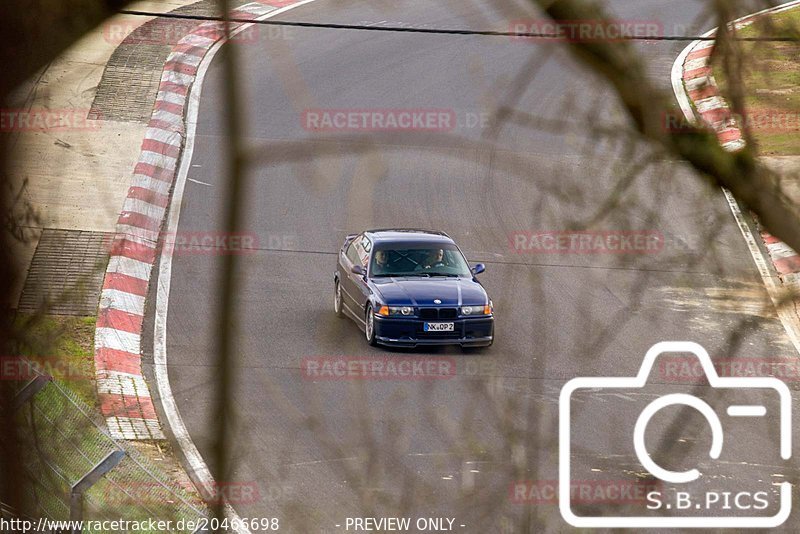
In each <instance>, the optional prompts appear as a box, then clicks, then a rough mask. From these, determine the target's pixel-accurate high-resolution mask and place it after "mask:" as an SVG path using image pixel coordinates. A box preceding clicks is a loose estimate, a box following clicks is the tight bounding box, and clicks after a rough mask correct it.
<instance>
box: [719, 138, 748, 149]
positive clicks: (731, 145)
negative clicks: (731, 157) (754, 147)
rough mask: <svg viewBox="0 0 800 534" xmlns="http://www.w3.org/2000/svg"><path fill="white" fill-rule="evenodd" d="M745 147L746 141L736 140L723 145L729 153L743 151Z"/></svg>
mask: <svg viewBox="0 0 800 534" xmlns="http://www.w3.org/2000/svg"><path fill="white" fill-rule="evenodd" d="M744 146H745V143H744V139H734V140H733V141H728V142H727V143H722V148H724V149H725V150H727V151H728V152H736V151H737V150H741V149H743V148H744Z"/></svg>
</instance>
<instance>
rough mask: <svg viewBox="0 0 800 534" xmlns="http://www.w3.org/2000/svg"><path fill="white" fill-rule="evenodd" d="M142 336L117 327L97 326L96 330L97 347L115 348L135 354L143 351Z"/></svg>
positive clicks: (95, 343)
mask: <svg viewBox="0 0 800 534" xmlns="http://www.w3.org/2000/svg"><path fill="white" fill-rule="evenodd" d="M141 340H142V336H140V335H139V334H132V333H130V332H123V331H122V330H117V329H115V328H105V327H101V328H96V329H95V331H94V348H95V349H114V350H122V351H125V352H132V353H134V354H140V353H141Z"/></svg>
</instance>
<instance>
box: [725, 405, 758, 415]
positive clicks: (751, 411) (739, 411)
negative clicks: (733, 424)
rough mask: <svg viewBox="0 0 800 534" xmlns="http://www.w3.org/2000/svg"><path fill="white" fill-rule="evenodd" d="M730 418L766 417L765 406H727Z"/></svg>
mask: <svg viewBox="0 0 800 534" xmlns="http://www.w3.org/2000/svg"><path fill="white" fill-rule="evenodd" d="M728 415H730V416H731V417H762V416H764V415H767V407H766V406H728Z"/></svg>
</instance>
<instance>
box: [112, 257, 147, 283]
mask: <svg viewBox="0 0 800 534" xmlns="http://www.w3.org/2000/svg"><path fill="white" fill-rule="evenodd" d="M152 269H153V266H152V265H150V264H149V263H145V262H143V261H139V260H134V259H132V258H126V257H125V256H111V259H110V260H109V261H108V267H107V268H106V272H107V273H120V274H126V275H128V276H132V277H134V278H138V279H139V280H144V281H150V271H152Z"/></svg>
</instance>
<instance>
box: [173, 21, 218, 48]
mask: <svg viewBox="0 0 800 534" xmlns="http://www.w3.org/2000/svg"><path fill="white" fill-rule="evenodd" d="M206 24H207V23H206ZM203 26H205V24H204V25H203ZM215 42H216V39H211V38H210V37H205V36H204V35H197V34H194V33H190V34H189V35H187V36H186V37H183V38H182V39H181V40H180V41H179V42H178V44H180V45H192V46H201V47H203V48H208V47H210V46H211V45H213V44H214V43H215Z"/></svg>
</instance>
